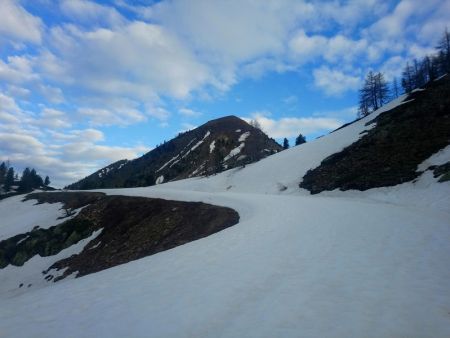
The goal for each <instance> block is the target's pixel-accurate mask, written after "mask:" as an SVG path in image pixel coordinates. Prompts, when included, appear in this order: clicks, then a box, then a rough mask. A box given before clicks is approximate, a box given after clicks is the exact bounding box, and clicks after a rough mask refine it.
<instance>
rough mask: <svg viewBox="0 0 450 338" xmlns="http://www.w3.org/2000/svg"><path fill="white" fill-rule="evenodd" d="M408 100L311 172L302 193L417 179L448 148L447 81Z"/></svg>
mask: <svg viewBox="0 0 450 338" xmlns="http://www.w3.org/2000/svg"><path fill="white" fill-rule="evenodd" d="M408 100H413V101H412V102H409V103H405V104H403V105H401V106H398V107H396V108H394V109H392V110H390V111H387V112H385V113H382V114H380V115H379V116H378V117H376V118H375V119H374V120H373V121H371V122H369V123H376V127H375V128H373V129H371V130H369V131H368V132H367V133H366V134H365V135H364V136H363V137H362V138H361V139H360V140H358V141H357V142H355V143H353V144H351V145H350V146H348V147H347V148H345V149H344V150H342V151H341V152H339V153H336V154H334V155H332V156H330V157H328V158H326V159H325V160H323V161H322V163H321V164H320V166H319V167H317V168H315V169H312V170H309V171H308V172H307V173H306V175H305V176H304V177H303V181H302V182H301V183H300V187H301V188H305V189H308V190H309V191H310V192H311V193H313V194H317V193H320V192H322V191H325V190H334V189H338V188H339V189H340V190H349V189H356V190H367V189H370V188H376V187H384V186H393V185H396V184H400V183H403V182H408V181H412V180H413V179H415V178H417V177H418V176H419V175H420V174H421V173H420V172H417V171H416V169H417V166H418V165H419V164H420V163H422V162H423V161H424V160H426V159H427V158H429V157H430V156H431V155H433V154H434V153H436V152H437V151H439V150H440V149H442V148H444V147H445V146H447V145H448V144H450V80H449V78H448V76H447V77H445V78H443V79H441V80H440V81H436V82H433V83H430V84H429V85H428V86H427V88H426V90H425V91H419V92H414V93H412V94H411V95H410V97H408ZM369 123H368V124H369Z"/></svg>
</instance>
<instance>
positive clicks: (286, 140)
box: [283, 137, 289, 150]
mask: <svg viewBox="0 0 450 338" xmlns="http://www.w3.org/2000/svg"><path fill="white" fill-rule="evenodd" d="M283 149H285V150H286V149H289V140H288V139H287V138H286V137H285V138H284V140H283Z"/></svg>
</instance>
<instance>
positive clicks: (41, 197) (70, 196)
mask: <svg viewBox="0 0 450 338" xmlns="http://www.w3.org/2000/svg"><path fill="white" fill-rule="evenodd" d="M105 196H106V194H104V193H102V192H66V191H58V192H51V193H46V192H37V193H31V194H28V195H26V196H25V198H24V201H27V200H37V201H38V204H41V203H62V204H63V208H66V209H72V210H73V209H78V208H81V207H84V206H86V205H89V204H92V203H95V202H96V201H98V200H100V199H102V198H103V197H105Z"/></svg>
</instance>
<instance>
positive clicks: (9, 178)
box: [5, 167, 14, 191]
mask: <svg viewBox="0 0 450 338" xmlns="http://www.w3.org/2000/svg"><path fill="white" fill-rule="evenodd" d="M13 185H14V169H13V168H12V167H10V168H9V169H8V172H7V173H6V178H5V190H6V191H10V190H11V187H12V186H13Z"/></svg>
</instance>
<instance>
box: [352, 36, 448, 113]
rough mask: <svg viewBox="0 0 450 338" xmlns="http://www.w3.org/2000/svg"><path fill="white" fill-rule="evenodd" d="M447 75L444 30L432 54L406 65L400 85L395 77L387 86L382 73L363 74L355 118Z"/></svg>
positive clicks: (446, 46) (446, 41)
mask: <svg viewBox="0 0 450 338" xmlns="http://www.w3.org/2000/svg"><path fill="white" fill-rule="evenodd" d="M448 72H450V33H449V32H448V30H447V29H445V32H444V33H443V35H442V37H441V39H440V40H439V43H438V45H437V46H436V53H435V54H432V55H426V56H425V57H423V58H422V60H417V59H413V60H412V61H411V62H409V61H408V62H407V63H406V66H405V67H404V68H403V71H402V75H401V80H400V84H399V82H398V80H397V78H394V79H393V81H392V83H391V85H390V86H389V85H388V83H387V82H386V80H385V79H384V75H383V74H382V73H381V72H378V73H376V72H373V71H370V72H369V73H368V74H367V75H366V78H365V80H364V84H363V86H362V88H361V89H360V90H359V109H358V117H364V116H367V115H369V114H370V113H372V112H373V111H375V110H377V109H378V108H380V107H381V106H382V105H384V104H385V103H387V102H388V101H390V100H391V99H395V98H397V97H399V96H400V95H401V94H404V93H406V94H408V93H410V92H411V91H413V90H414V89H417V88H421V87H423V86H424V85H425V84H426V83H428V82H430V81H434V80H436V79H437V78H439V77H440V76H443V75H445V74H447V73H448ZM400 86H401V88H400Z"/></svg>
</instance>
